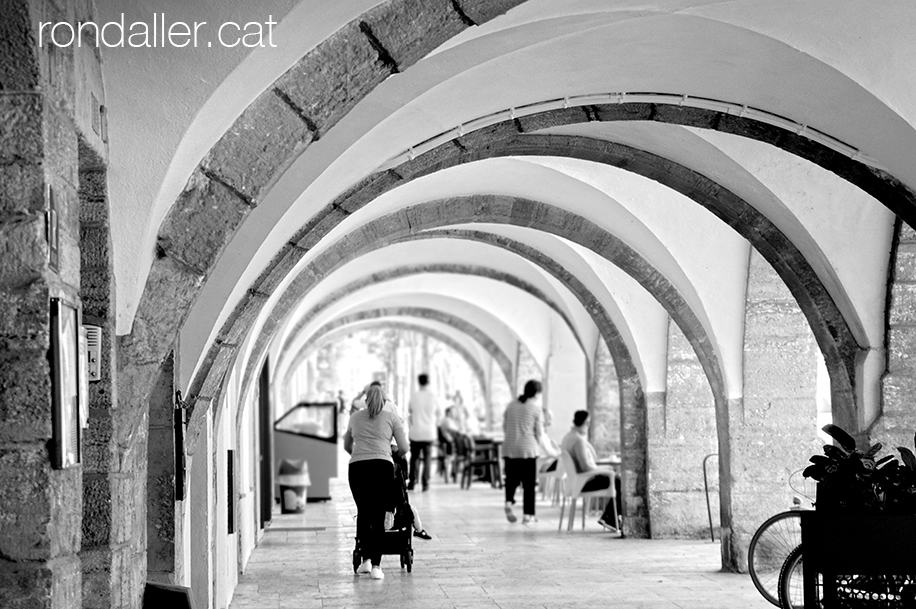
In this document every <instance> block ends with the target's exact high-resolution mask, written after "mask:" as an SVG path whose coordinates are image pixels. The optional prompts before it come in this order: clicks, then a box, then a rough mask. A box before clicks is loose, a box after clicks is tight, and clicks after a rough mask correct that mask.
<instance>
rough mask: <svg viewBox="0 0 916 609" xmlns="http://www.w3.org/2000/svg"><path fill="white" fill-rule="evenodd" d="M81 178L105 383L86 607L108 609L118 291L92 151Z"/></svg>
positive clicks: (95, 409)
mask: <svg viewBox="0 0 916 609" xmlns="http://www.w3.org/2000/svg"><path fill="white" fill-rule="evenodd" d="M79 177H80V186H79V197H80V261H81V269H80V275H81V282H80V298H81V300H82V302H83V323H86V324H92V325H96V326H99V327H101V329H102V340H101V355H100V358H99V370H100V378H99V380H97V381H93V382H90V383H89V427H88V428H87V429H86V430H85V434H84V436H83V450H84V458H83V541H82V548H81V550H80V558H81V560H82V567H83V608H84V609H108V608H109V607H111V599H112V588H113V587H114V586H118V585H119V584H118V579H119V578H120V570H119V568H118V565H117V564H116V563H114V562H113V560H112V546H111V540H112V536H111V530H112V517H111V516H112V501H113V498H114V486H113V484H112V478H111V474H112V472H113V471H116V469H117V463H116V460H115V458H114V456H115V451H114V447H113V444H112V405H113V404H115V403H116V400H117V396H116V383H115V370H116V367H117V357H116V351H115V340H114V330H115V290H114V281H113V272H112V255H111V231H110V228H109V220H108V219H109V214H108V196H107V194H108V193H107V186H106V177H107V176H106V171H105V167H104V165H103V164H102V163H101V160H100V159H98V157H97V156H96V155H95V153H93V152H92V151H91V150H89V149H88V148H87V147H86V146H81V147H80V174H79Z"/></svg>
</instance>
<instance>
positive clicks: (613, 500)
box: [609, 497, 623, 537]
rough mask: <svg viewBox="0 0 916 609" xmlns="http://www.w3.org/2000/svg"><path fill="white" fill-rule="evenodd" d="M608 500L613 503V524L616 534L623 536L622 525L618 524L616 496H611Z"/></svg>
mask: <svg viewBox="0 0 916 609" xmlns="http://www.w3.org/2000/svg"><path fill="white" fill-rule="evenodd" d="M609 501H611V503H612V504H613V505H614V526H615V527H617V532H618V534H619V535H620V536H621V537H623V527H622V526H621V525H620V516H619V515H618V514H617V497H611V498H610V499H609Z"/></svg>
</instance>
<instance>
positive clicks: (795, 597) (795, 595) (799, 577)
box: [779, 546, 805, 609]
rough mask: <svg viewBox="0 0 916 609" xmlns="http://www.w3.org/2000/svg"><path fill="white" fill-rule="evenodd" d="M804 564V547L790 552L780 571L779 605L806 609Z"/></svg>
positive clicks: (786, 608) (783, 608) (783, 607)
mask: <svg viewBox="0 0 916 609" xmlns="http://www.w3.org/2000/svg"><path fill="white" fill-rule="evenodd" d="M804 573H805V571H804V565H803V564H802V548H801V546H798V547H797V548H795V549H794V550H792V551H791V552H790V553H789V557H788V558H787V559H786V562H784V563H783V565H782V569H780V573H779V606H780V607H782V609H805V586H804Z"/></svg>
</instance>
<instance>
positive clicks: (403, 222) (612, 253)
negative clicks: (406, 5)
mask: <svg viewBox="0 0 916 609" xmlns="http://www.w3.org/2000/svg"><path fill="white" fill-rule="evenodd" d="M473 222H496V223H505V224H514V225H520V226H530V227H532V228H538V229H541V230H545V231H547V232H551V233H553V234H556V235H559V236H563V237H565V238H567V239H569V240H571V241H573V242H576V243H579V244H580V245H583V246H584V247H587V248H589V249H592V250H593V251H595V252H596V253H598V254H599V255H602V256H604V257H606V258H607V259H609V260H611V262H614V263H615V264H617V265H618V266H620V267H621V268H622V269H623V270H624V271H625V272H627V273H628V274H630V275H631V276H633V277H634V278H635V279H637V281H639V282H640V283H641V284H642V285H643V286H644V287H645V288H646V289H648V291H649V292H650V293H651V294H653V295H654V296H655V297H656V299H658V300H659V302H661V303H662V304H663V306H664V307H665V308H666V309H667V310H668V312H669V315H671V317H672V318H673V319H674V320H675V321H676V322H677V323H678V325H680V326H681V328H682V330H683V331H684V333H685V335H687V336H688V338H689V339H690V342H691V344H692V346H693V347H694V349H695V350H696V352H697V354H698V357H699V358H700V360H701V362H702V363H703V364H704V372H705V373H706V376H707V379H708V380H709V382H710V385H711V387H712V390H713V394H714V396H715V397H716V400H715V401H716V408H717V412H718V413H720V415H719V416H720V417H726V413H727V398H726V391H725V387H724V380H723V377H722V372H721V369H720V367H719V363H718V356H717V354H716V353H715V349H714V347H713V345H712V343H711V341H710V339H709V338H708V337H707V336H706V333H705V329H704V327H703V324H702V322H701V321H700V320H699V319H698V318H697V317H696V315H695V314H694V312H693V311H692V310H691V309H690V307H689V306H687V304H686V302H685V301H684V300H683V299H682V297H681V296H680V295H679V294H678V293H677V290H676V289H674V287H673V286H672V285H671V284H669V283H668V281H667V279H666V278H664V277H663V276H662V275H661V274H660V273H659V272H658V271H656V270H655V269H654V267H652V266H651V265H650V264H649V263H648V262H646V261H645V260H644V259H643V258H642V257H641V256H640V255H639V254H637V253H636V252H635V251H633V250H632V249H631V248H629V247H628V246H627V245H626V244H624V243H623V242H622V241H620V240H619V239H617V238H616V237H614V236H613V235H610V234H608V233H607V232H606V231H604V229H602V228H601V227H598V226H597V225H594V224H592V223H591V222H590V221H588V220H586V219H584V218H582V217H580V216H576V215H574V214H571V213H569V212H566V211H564V210H560V209H558V208H555V207H551V206H549V205H546V204H543V203H539V202H535V201H531V200H527V199H519V198H515V197H506V196H495V195H481V196H477V197H459V198H454V199H448V200H443V201H438V202H434V203H429V204H426V205H418V206H415V207H411V208H407V209H406V210H401V211H399V212H394V213H392V214H389V215H387V216H384V217H382V218H379V219H377V220H374V221H373V222H371V223H369V224H368V225H366V226H363V227H361V228H360V229H359V230H358V231H355V232H354V233H351V234H350V235H348V236H346V237H344V238H342V239H341V240H340V241H339V242H337V243H336V244H335V246H333V247H332V248H330V249H329V250H328V251H326V252H324V253H323V254H322V255H320V256H319V257H317V258H316V259H315V260H313V261H312V262H311V263H310V264H309V265H307V267H306V268H305V269H303V270H302V271H301V272H300V273H299V274H298V275H297V277H296V279H294V280H293V282H292V283H291V284H290V285H289V287H288V289H287V291H286V292H285V293H284V297H283V298H282V299H281V300H280V302H279V303H278V304H277V306H276V307H275V309H274V311H273V312H272V314H271V316H270V318H269V319H268V321H267V322H266V323H265V325H264V326H263V327H262V328H261V330H260V335H259V337H258V339H257V340H256V344H255V347H254V349H253V353H255V354H258V353H263V352H264V348H265V346H266V344H267V341H269V338H268V337H269V336H271V335H272V334H273V332H274V331H275V330H276V329H277V327H278V326H279V324H280V323H281V321H282V319H284V318H285V316H286V315H287V314H288V312H289V311H290V310H291V309H292V307H293V306H294V305H295V303H296V302H297V301H298V300H299V299H300V298H301V297H302V295H303V294H305V293H307V292H308V291H309V290H310V288H311V286H312V285H313V284H314V283H315V281H316V279H317V278H320V277H324V276H326V275H327V274H329V273H330V272H332V271H333V270H334V269H336V268H338V267H339V266H342V265H343V264H344V263H346V262H347V261H349V260H352V259H355V258H357V257H358V256H360V255H362V254H364V253H366V252H367V251H371V250H372V249H374V248H375V247H377V245H378V243H380V242H386V240H391V241H395V240H398V239H401V238H404V237H408V236H410V235H414V234H418V233H421V232H422V231H424V230H426V229H432V228H436V227H438V226H442V225H444V224H448V223H456V224H461V223H473ZM264 298H266V295H265V296H264ZM251 315H252V317H253V316H254V315H255V314H251ZM611 327H613V325H611ZM615 343H616V344H620V341H619V340H618V341H615ZM619 351H620V350H617V352H619ZM612 355H616V353H613V352H612ZM256 359H257V356H256V357H255V358H252V360H249V370H248V371H246V378H248V377H249V376H250V375H249V374H248V373H249V372H250V371H251V370H252V369H253V368H251V366H252V365H253V361H254V360H256ZM618 363H619V366H620V367H619V368H618V370H619V371H620V372H619V377H620V387H621V396H624V395H626V396H627V397H628V398H630V399H631V401H632V403H633V407H632V410H631V412H632V413H633V415H632V416H633V419H632V421H631V422H632V424H633V425H632V426H631V429H632V432H633V435H634V436H636V440H635V441H634V442H632V443H630V445H628V443H627V442H626V441H625V443H624V446H623V457H624V458H628V457H632V459H633V460H634V462H632V463H633V464H632V467H631V465H630V464H629V463H627V464H625V465H624V481H623V482H624V485H625V486H628V487H629V488H630V489H632V491H633V494H635V495H639V496H645V488H646V487H645V485H646V479H645V477H644V471H645V468H644V463H645V458H646V456H645V446H644V443H641V439H642V437H641V436H640V434H639V433H637V432H642V433H643V434H644V431H645V428H646V421H645V416H646V413H645V403H644V395H643V390H642V388H641V386H640V382H639V378H638V374H637V373H636V370H635V366H634V365H633V363H632V359H631V358H630V357H629V356H627V357H625V358H621V359H620V361H619V362H618V361H617V360H615V366H616V365H618ZM223 373H224V372H223ZM196 382H197V383H199V385H200V386H204V387H205V386H207V380H206V378H205V379H204V380H202V381H196ZM194 397H197V394H194ZM202 399H205V400H206V401H207V403H209V402H210V401H211V398H210V397H203V398H202ZM723 421H727V418H724V419H720V422H723ZM720 429H722V430H725V429H727V426H726V425H725V424H724V423H723V424H722V425H720ZM719 440H720V443H721V442H727V435H725V432H724V431H722V432H721V435H720V438H719ZM722 453H723V454H727V451H726V450H724V449H723V450H722ZM723 461H724V460H723ZM628 472H630V475H629V476H628ZM639 472H642V474H640V473H639ZM624 494H625V495H627V494H628V489H624ZM727 504H728V502H727V501H723V505H727ZM625 509H626V508H625ZM635 511H636V512H638V513H634V514H627V517H628V518H629V524H628V525H627V526H628V527H632V528H631V529H630V530H631V532H632V533H638V534H645V533H646V532H647V530H648V519H647V516H646V514H645V504H644V503H643V504H642V505H639V506H635ZM727 519H728V516H723V522H727Z"/></svg>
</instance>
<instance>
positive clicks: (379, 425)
mask: <svg viewBox="0 0 916 609" xmlns="http://www.w3.org/2000/svg"><path fill="white" fill-rule="evenodd" d="M392 438H393V439H394V440H395V442H397V445H398V455H399V456H402V457H403V456H404V455H405V454H407V452H408V447H409V444H408V443H407V435H406V434H405V433H404V425H403V423H401V419H400V417H398V415H397V414H396V413H395V412H394V411H393V410H392V409H389V408H385V393H384V392H383V391H382V388H381V387H379V386H378V385H373V386H370V387H369V388H368V389H367V391H366V408H364V409H362V410H358V411H356V412H354V413H353V414H352V415H351V416H350V424H349V427H347V432H346V433H345V434H344V450H346V451H347V452H348V453H350V468H349V476H348V477H349V480H350V492H351V493H353V500H354V501H355V502H356V509H357V515H356V538H357V539H358V540H359V547H360V554H361V555H362V557H363V562H362V564H361V565H360V566H359V568H358V569H357V573H369V574H370V577H371V578H372V579H382V578H383V577H384V576H385V575H384V573H382V567H381V562H382V546H381V543H382V536H383V535H384V533H385V511H386V510H387V509H388V503H389V499H390V495H391V484H392V480H393V479H394V461H393V459H392V458H391V440H392Z"/></svg>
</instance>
